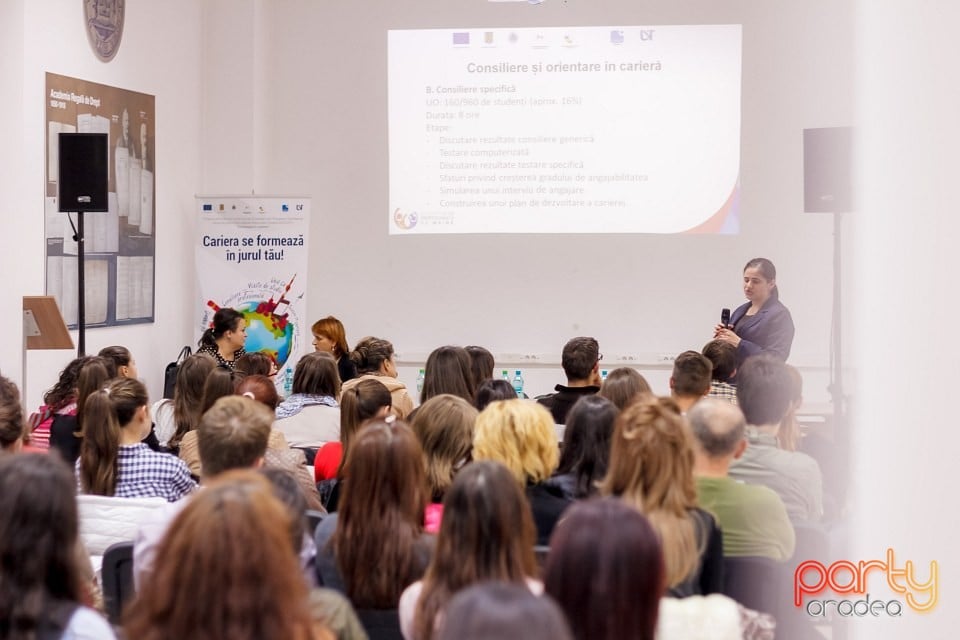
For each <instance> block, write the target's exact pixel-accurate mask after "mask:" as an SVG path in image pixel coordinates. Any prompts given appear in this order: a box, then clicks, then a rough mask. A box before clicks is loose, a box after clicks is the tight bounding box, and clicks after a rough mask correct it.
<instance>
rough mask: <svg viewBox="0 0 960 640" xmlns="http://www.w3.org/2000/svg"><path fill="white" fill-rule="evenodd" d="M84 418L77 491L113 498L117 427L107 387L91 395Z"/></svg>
mask: <svg viewBox="0 0 960 640" xmlns="http://www.w3.org/2000/svg"><path fill="white" fill-rule="evenodd" d="M83 416H84V420H83V422H84V424H85V425H86V429H85V433H84V435H83V442H82V443H81V444H80V487H81V488H82V489H83V492H84V493H89V494H93V495H98V496H112V495H113V494H114V492H115V491H116V489H117V467H118V464H117V451H118V450H119V448H120V425H119V424H118V423H117V416H116V412H115V411H114V407H113V402H112V400H111V398H110V388H109V387H106V388H103V389H100V390H99V391H95V392H93V393H91V394H90V396H89V397H88V398H87V402H86V405H85V406H84V408H83Z"/></svg>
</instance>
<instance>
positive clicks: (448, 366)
mask: <svg viewBox="0 0 960 640" xmlns="http://www.w3.org/2000/svg"><path fill="white" fill-rule="evenodd" d="M470 366H471V363H470V355H469V354H468V353H467V351H466V349H464V348H463V347H452V346H445V347H437V348H436V349H434V350H433V351H432V352H430V355H429V356H427V364H426V371H425V373H424V377H423V389H421V391H420V402H421V403H424V402H426V401H427V400H429V399H430V398H432V397H434V396H438V395H440V394H441V393H449V394H451V395H455V396H459V397H461V398H463V399H464V400H466V401H467V402H473V394H474V391H475V390H476V385H475V383H474V381H473V372H472V371H471V370H470Z"/></svg>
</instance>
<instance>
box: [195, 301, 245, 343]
mask: <svg viewBox="0 0 960 640" xmlns="http://www.w3.org/2000/svg"><path fill="white" fill-rule="evenodd" d="M245 322H246V320H245V319H244V317H243V314H242V313H240V312H239V311H237V310H236V309H231V308H230V307H223V308H221V309H217V312H216V313H214V314H213V320H211V321H210V326H209V327H207V329H206V331H204V332H203V335H202V336H200V341H199V343H198V346H201V347H203V346H208V347H215V346H216V345H217V340H219V339H220V338H222V337H223V334H225V333H227V332H230V331H236V330H237V329H239V328H240V327H241V326H242V325H243V324H244V323H245Z"/></svg>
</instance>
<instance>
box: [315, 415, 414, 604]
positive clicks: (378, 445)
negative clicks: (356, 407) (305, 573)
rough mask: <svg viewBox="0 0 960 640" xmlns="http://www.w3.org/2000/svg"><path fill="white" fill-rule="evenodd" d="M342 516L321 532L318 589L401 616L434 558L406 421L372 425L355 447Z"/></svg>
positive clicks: (323, 525) (328, 519)
mask: <svg viewBox="0 0 960 640" xmlns="http://www.w3.org/2000/svg"><path fill="white" fill-rule="evenodd" d="M343 473H344V479H343V482H342V487H343V488H342V494H341V498H340V505H339V509H338V511H337V512H336V513H333V514H330V515H329V516H327V517H326V518H324V519H323V521H322V522H321V523H320V526H318V527H317V532H316V542H317V576H318V579H319V584H321V585H322V586H325V587H329V588H331V589H336V590H337V591H340V592H342V593H345V594H346V595H347V597H348V598H349V599H350V601H351V602H352V603H353V606H354V607H355V608H356V609H358V610H361V609H376V610H384V609H388V610H389V609H396V608H397V604H398V602H399V600H400V594H401V593H402V592H403V590H404V589H405V588H406V587H407V585H410V584H413V583H414V582H415V581H417V580H419V579H420V578H421V577H422V576H423V572H424V571H425V570H426V568H427V564H428V563H429V561H430V555H431V554H432V552H433V538H432V536H428V535H425V534H424V533H423V513H424V507H425V506H426V503H427V497H428V495H427V485H426V479H425V477H424V470H423V451H422V450H421V449H420V445H419V444H418V443H417V437H416V436H415V435H414V434H413V431H411V430H410V427H408V426H407V425H406V424H404V423H403V422H398V421H392V422H389V423H388V422H385V421H380V422H371V423H369V424H368V425H367V426H365V427H363V429H361V431H360V433H359V434H357V438H356V440H355V441H354V442H353V444H352V445H351V447H350V452H349V454H348V456H347V460H346V464H345V465H344V470H343Z"/></svg>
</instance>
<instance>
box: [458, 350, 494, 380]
mask: <svg viewBox="0 0 960 640" xmlns="http://www.w3.org/2000/svg"><path fill="white" fill-rule="evenodd" d="M464 349H466V350H467V355H469V356H470V371H471V372H472V373H473V387H474V389H476V388H478V387H479V386H480V383H482V382H484V381H485V380H490V379H492V378H493V367H494V365H495V364H496V361H495V360H494V358H493V354H492V353H490V351H488V350H487V349H484V348H483V347H478V346H476V345H468V346H466V347H464Z"/></svg>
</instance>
